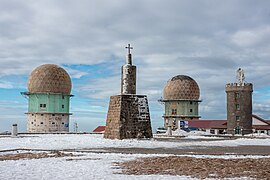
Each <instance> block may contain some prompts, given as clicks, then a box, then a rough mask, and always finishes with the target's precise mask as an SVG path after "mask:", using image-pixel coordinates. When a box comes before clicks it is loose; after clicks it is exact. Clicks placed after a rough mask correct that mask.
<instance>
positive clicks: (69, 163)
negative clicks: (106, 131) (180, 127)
mask: <svg viewBox="0 0 270 180" xmlns="http://www.w3.org/2000/svg"><path fill="white" fill-rule="evenodd" d="M196 137H197V138H203V137H202V136H196ZM238 145H266V146H270V139H269V138H268V139H236V140H223V139H220V140H217V141H206V142H205V141H193V140H190V141H181V140H179V142H169V141H157V140H153V139H150V140H149V139H145V140H137V139H129V140H110V139H104V138H103V135H93V134H78V135H77V134H44V135H31V136H30V135H29V136H24V137H18V138H12V137H4V138H0V151H1V150H10V149H19V148H26V149H43V150H46V149H47V150H63V149H83V148H106V147H115V148H132V147H137V148H158V147H163V148H166V147H167V148H181V147H187V146H190V147H191V146H238ZM12 152H13V153H16V152H15V151H12ZM19 152H20V151H19ZM5 153H6V152H5ZM5 153H0V155H1V154H5ZM8 153H11V152H8ZM78 154H81V155H83V156H78V157H59V158H43V159H21V160H9V161H0V179H7V180H9V179H23V180H24V179H29V180H32V179H41V180H43V179H50V180H54V179H76V180H77V179H78V180H80V179H192V178H190V177H186V176H168V175H123V174H119V172H120V171H121V170H120V169H117V166H115V164H114V163H115V162H122V161H128V160H133V159H136V158H140V157H153V156H168V154H162V155H158V154H121V153H93V152H89V153H87V152H84V153H78ZM185 156H190V157H198V158H202V157H203V158H230V159H232V158H265V157H269V156H237V155H235V156H234V155H228V156H227V155H223V156H209V155H185ZM68 159H73V160H68ZM75 159H77V160H75ZM236 179H237V178H236Z"/></svg>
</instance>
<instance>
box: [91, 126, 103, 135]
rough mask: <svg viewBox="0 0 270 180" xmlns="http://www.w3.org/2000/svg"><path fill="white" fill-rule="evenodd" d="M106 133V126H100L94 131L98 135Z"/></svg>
mask: <svg viewBox="0 0 270 180" xmlns="http://www.w3.org/2000/svg"><path fill="white" fill-rule="evenodd" d="M104 132H105V126H98V127H97V128H96V129H94V130H93V133H97V134H104Z"/></svg>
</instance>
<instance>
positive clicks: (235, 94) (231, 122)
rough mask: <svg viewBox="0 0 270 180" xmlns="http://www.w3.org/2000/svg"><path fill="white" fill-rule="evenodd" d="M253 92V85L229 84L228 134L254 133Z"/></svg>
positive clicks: (227, 88)
mask: <svg viewBox="0 0 270 180" xmlns="http://www.w3.org/2000/svg"><path fill="white" fill-rule="evenodd" d="M252 91H253V85H252V84H251V83H245V84H244V83H243V84H239V83H229V84H227V85H226V93H227V133H228V134H250V133H252Z"/></svg>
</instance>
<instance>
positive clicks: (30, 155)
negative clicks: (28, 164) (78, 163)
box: [0, 151, 74, 161]
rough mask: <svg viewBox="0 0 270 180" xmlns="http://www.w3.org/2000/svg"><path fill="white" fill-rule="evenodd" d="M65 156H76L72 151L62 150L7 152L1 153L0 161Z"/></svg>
mask: <svg viewBox="0 0 270 180" xmlns="http://www.w3.org/2000/svg"><path fill="white" fill-rule="evenodd" d="M64 156H74V155H73V154H72V153H63V152H60V151H55V152H50V153H47V152H41V153H30V152H25V153H16V154H5V155H0V161H7V160H19V159H40V158H50V157H64Z"/></svg>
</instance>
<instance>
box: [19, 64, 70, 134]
mask: <svg viewBox="0 0 270 180" xmlns="http://www.w3.org/2000/svg"><path fill="white" fill-rule="evenodd" d="M70 92H71V80H70V77H69V75H68V73H67V72H66V71H65V70H64V69H63V68H61V67H59V66H57V65H54V64H44V65H41V66H39V67H37V68H36V69H34V70H33V71H32V73H31V74H30V77H29V80H28V92H23V93H22V94H24V95H26V96H27V97H28V112H27V113H26V114H27V132H29V133H49V132H68V131H69V116H70V115H71V114H70V113H69V103H70V97H71V96H72V95H71V94H70Z"/></svg>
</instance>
